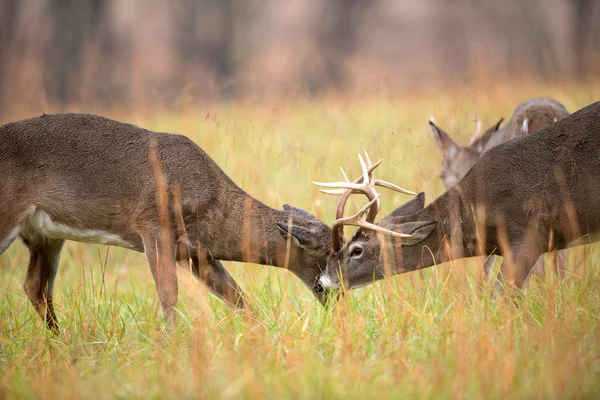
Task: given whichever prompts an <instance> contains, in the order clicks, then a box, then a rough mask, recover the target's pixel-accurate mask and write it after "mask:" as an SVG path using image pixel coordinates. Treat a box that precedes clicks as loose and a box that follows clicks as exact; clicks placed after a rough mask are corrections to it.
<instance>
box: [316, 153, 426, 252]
mask: <svg viewBox="0 0 600 400" xmlns="http://www.w3.org/2000/svg"><path fill="white" fill-rule="evenodd" d="M365 159H366V163H365ZM365 159H363V157H362V156H361V155H360V154H359V155H358V160H359V161H360V165H361V168H362V176H361V177H359V178H357V179H355V180H354V181H353V182H350V180H349V179H348V175H346V172H344V169H343V168H340V170H341V171H342V175H344V179H346V181H341V182H330V183H326V182H313V183H314V184H315V185H317V186H321V187H326V188H332V189H321V192H323V193H325V194H332V195H341V197H340V199H339V201H338V205H337V209H336V215H335V218H336V221H335V222H334V223H333V226H332V239H333V241H332V250H333V251H334V252H337V251H339V250H340V249H341V244H342V241H341V237H342V228H343V226H344V225H354V226H360V227H363V228H369V229H372V230H375V231H378V232H380V233H383V234H386V235H391V236H396V237H407V236H406V235H403V234H399V233H397V232H392V231H388V230H387V229H383V228H379V227H377V226H376V225H375V224H373V222H374V221H375V217H376V216H377V213H378V212H379V206H380V203H379V193H377V190H376V189H375V186H381V187H385V188H388V189H391V190H394V191H396V192H400V193H405V194H411V195H413V196H416V193H414V192H412V191H410V190H407V189H404V188H401V187H400V186H397V185H394V184H393V183H390V182H386V181H383V180H381V179H376V178H374V177H373V170H375V168H377V167H378V166H379V165H381V163H382V162H383V159H381V160H379V161H377V162H376V163H375V164H372V163H371V159H370V158H369V155H368V154H367V152H366V151H365ZM361 193H362V194H364V195H366V196H367V198H368V199H369V203H368V204H367V205H365V206H364V207H363V208H361V209H360V210H359V211H358V212H357V213H356V214H354V215H353V216H351V217H347V218H344V208H345V207H346V202H347V201H348V198H349V197H350V195H351V194H361ZM367 211H368V214H367V216H366V218H363V217H362V216H363V215H364V214H365V213H367ZM384 231H385V232H384Z"/></svg>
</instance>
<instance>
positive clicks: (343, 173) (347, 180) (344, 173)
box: [340, 167, 350, 182]
mask: <svg viewBox="0 0 600 400" xmlns="http://www.w3.org/2000/svg"><path fill="white" fill-rule="evenodd" d="M340 171H342V175H344V179H346V182H350V179H348V175H346V171H344V168H342V167H340Z"/></svg>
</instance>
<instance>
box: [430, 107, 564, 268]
mask: <svg viewBox="0 0 600 400" xmlns="http://www.w3.org/2000/svg"><path fill="white" fill-rule="evenodd" d="M568 115H569V112H568V111H567V109H566V108H565V107H564V106H563V105H562V104H561V103H559V102H557V101H555V100H552V99H547V98H533V99H530V100H527V101H524V102H523V103H521V104H519V105H518V106H517V108H516V109H515V111H514V113H513V115H512V117H511V118H510V121H509V122H508V124H506V126H504V127H502V128H500V125H501V124H502V121H503V120H504V119H500V121H498V122H497V123H496V124H495V125H493V126H492V127H490V128H489V129H488V130H487V131H486V132H485V133H484V134H483V135H481V136H480V135H479V131H480V129H481V122H480V121H479V119H478V118H477V117H474V119H475V121H476V123H477V129H476V132H475V134H474V135H473V137H472V138H471V140H470V143H469V145H468V146H464V147H463V146H460V145H459V144H457V143H456V142H454V140H452V138H451V137H450V135H448V134H447V133H446V132H444V131H443V130H442V129H440V128H439V127H438V126H436V125H435V122H434V120H433V117H432V118H431V119H430V121H429V127H430V129H431V132H432V133H433V138H434V140H435V143H436V144H437V145H438V146H439V147H440V149H441V150H442V154H443V156H444V161H443V164H442V170H441V172H440V178H441V179H442V181H443V182H444V186H445V188H446V190H449V189H450V188H451V187H452V186H454V185H455V184H456V183H458V182H459V181H460V180H461V179H462V178H463V177H464V176H465V175H466V174H467V172H469V170H470V169H471V168H472V167H473V165H475V163H476V162H477V160H478V159H479V158H480V157H481V156H482V155H483V154H484V153H485V152H486V151H488V150H490V149H491V148H493V147H495V146H497V145H499V144H501V143H504V142H506V141H508V140H511V139H515V138H517V137H521V136H524V135H528V134H532V133H536V132H538V131H539V130H541V129H543V128H545V127H546V126H548V125H550V124H553V123H554V122H556V121H558V120H560V119H562V118H564V117H566V116H568ZM551 255H552V259H553V262H552V264H553V265H554V267H555V268H556V269H557V271H558V273H559V274H560V273H561V271H562V270H564V267H565V264H566V254H565V252H563V251H559V252H552V253H551ZM494 263H495V259H494V256H490V257H488V258H486V259H485V262H484V264H483V266H484V273H485V276H486V277H487V278H488V279H489V278H490V275H491V272H492V269H493V266H494ZM535 271H538V272H540V273H543V271H544V257H543V256H541V257H540V258H539V259H538V261H537V262H536V266H535Z"/></svg>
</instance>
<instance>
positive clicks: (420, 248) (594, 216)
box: [320, 102, 600, 288]
mask: <svg viewBox="0 0 600 400" xmlns="http://www.w3.org/2000/svg"><path fill="white" fill-rule="evenodd" d="M599 148H600V102H597V103H594V104H592V105H590V106H588V107H586V108H584V109H582V110H580V111H578V112H576V113H574V114H572V115H570V116H568V117H565V118H563V119H561V120H560V121H558V122H556V123H554V124H552V125H550V126H548V127H546V128H545V129H543V130H542V131H540V132H539V134H535V135H527V136H524V137H520V138H517V139H514V140H511V141H508V142H506V143H504V144H502V145H499V146H496V147H494V148H493V149H491V150H489V151H488V152H487V153H486V154H485V155H483V157H481V159H480V160H479V161H478V162H477V163H476V164H475V166H474V167H473V168H472V169H471V170H470V171H469V172H468V173H467V174H466V175H465V177H464V178H463V179H462V180H461V181H460V182H459V183H458V184H457V185H455V186H454V187H452V188H451V189H450V190H448V191H447V192H446V193H444V194H443V195H442V196H440V197H439V198H437V199H436V200H435V201H434V202H433V203H431V204H430V205H429V206H427V207H423V204H424V196H423V194H421V195H419V196H417V198H415V199H413V200H411V201H410V202H408V203H407V204H404V205H402V206H400V207H399V208H398V209H397V210H395V211H394V212H393V213H392V214H390V215H389V216H387V217H385V218H383V219H382V220H381V221H380V222H379V224H378V225H380V226H382V227H384V228H386V229H390V230H394V231H396V232H404V233H409V234H413V238H410V239H393V238H389V237H386V238H385V239H384V240H383V241H382V242H380V238H378V235H376V234H374V233H373V232H371V231H366V230H364V229H360V230H359V231H358V232H357V233H356V235H355V236H354V237H353V238H352V240H350V241H349V242H348V243H347V244H346V246H345V247H344V249H343V250H342V251H340V252H338V253H337V254H335V256H334V257H333V258H332V259H331V260H330V261H329V263H328V270H327V273H326V274H325V275H323V276H322V277H321V278H320V280H321V281H322V282H324V281H327V282H329V283H330V287H336V286H337V285H339V279H338V274H339V273H340V272H341V273H342V275H343V276H344V279H345V280H347V282H346V286H347V287H349V288H351V287H356V286H360V285H364V284H368V283H370V282H373V281H374V280H378V279H381V278H383V277H384V276H388V275H390V274H398V273H404V272H409V271H413V270H415V269H419V268H424V267H429V266H432V265H435V264H437V263H442V262H446V261H449V260H452V259H458V258H462V257H471V256H478V255H488V254H497V255H499V256H504V260H503V263H502V272H501V274H502V276H507V277H509V282H510V283H511V284H513V285H514V286H516V287H517V288H522V287H523V284H524V282H525V280H526V278H527V276H528V275H529V273H530V271H531V269H532V267H533V265H534V263H535V261H536V260H537V259H538V257H539V256H540V255H541V254H542V253H544V252H547V251H549V250H551V249H564V248H566V247H570V246H574V245H578V244H582V243H586V242H593V241H597V240H599V239H600V238H599V235H598V234H599V233H600V213H599V212H598V210H600V156H599V153H598V149H599ZM415 209H419V211H417V212H415ZM382 243H383V244H384V246H383V247H382ZM353 255H354V256H353ZM383 260H388V261H389V264H388V267H389V271H387V272H386V271H385V268H386V266H385V265H384V262H383Z"/></svg>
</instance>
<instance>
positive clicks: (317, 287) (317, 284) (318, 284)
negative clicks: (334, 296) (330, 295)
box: [314, 278, 325, 294]
mask: <svg viewBox="0 0 600 400" xmlns="http://www.w3.org/2000/svg"><path fill="white" fill-rule="evenodd" d="M314 288H315V292H317V293H319V294H321V293H323V292H324V291H325V290H324V289H323V286H321V282H319V279H318V278H317V279H316V280H315V285H314Z"/></svg>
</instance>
